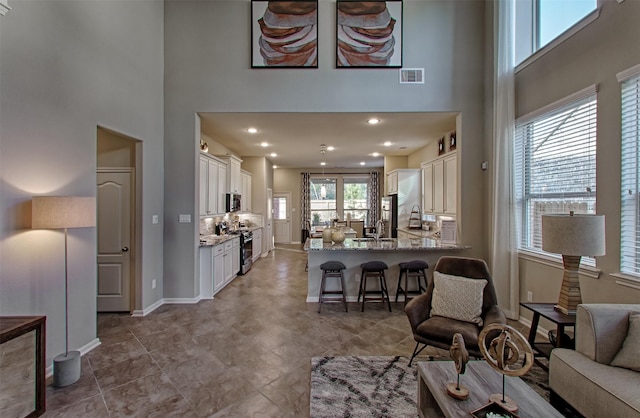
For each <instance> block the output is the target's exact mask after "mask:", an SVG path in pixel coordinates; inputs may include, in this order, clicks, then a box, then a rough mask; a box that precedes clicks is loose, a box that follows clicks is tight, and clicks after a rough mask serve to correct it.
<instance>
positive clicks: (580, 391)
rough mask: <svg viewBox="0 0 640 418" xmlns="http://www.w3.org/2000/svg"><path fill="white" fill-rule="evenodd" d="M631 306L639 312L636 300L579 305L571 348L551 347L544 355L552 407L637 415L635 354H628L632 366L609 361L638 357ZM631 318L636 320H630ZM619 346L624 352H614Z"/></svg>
mask: <svg viewBox="0 0 640 418" xmlns="http://www.w3.org/2000/svg"><path fill="white" fill-rule="evenodd" d="M633 312H640V304H582V305H578V308H577V311H576V326H575V339H576V347H575V351H574V350H571V349H565V348H556V349H554V350H553V351H552V352H551V356H550V359H549V388H550V390H551V393H550V401H551V403H552V404H553V405H554V406H555V407H556V408H557V409H559V410H561V409H562V408H563V407H566V406H567V404H568V405H569V406H570V407H571V408H573V409H574V410H575V411H577V412H579V413H580V414H581V415H583V416H585V417H616V418H626V417H628V418H638V417H640V368H637V367H638V366H637V360H633V359H632V360H631V362H632V365H631V366H629V365H628V363H625V364H623V365H624V366H625V367H616V366H613V365H611V363H612V362H613V363H614V364H620V363H621V359H622V358H623V357H626V359H625V361H627V362H628V361H629V360H628V358H630V357H635V358H636V359H637V358H640V346H637V343H638V339H637V337H638V333H637V331H638V329H640V328H638V326H637V325H638V323H640V320H638V318H639V316H638V315H635V314H634V315H632V314H631V313H633ZM632 318H633V321H636V320H638V321H639V322H634V324H633V325H631V321H632ZM632 329H633V330H635V331H634V332H633V333H632ZM632 334H633V335H632ZM632 337H635V339H634V338H632ZM631 343H633V345H631ZM623 346H624V350H623ZM622 352H624V353H625V355H618V353H622ZM629 354H631V356H629ZM629 367H631V368H629ZM634 368H635V370H634Z"/></svg>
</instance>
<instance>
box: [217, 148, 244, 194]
mask: <svg viewBox="0 0 640 418" xmlns="http://www.w3.org/2000/svg"><path fill="white" fill-rule="evenodd" d="M219 158H220V159H222V160H223V161H224V162H226V163H227V186H226V191H225V193H238V194H240V191H241V190H242V179H241V178H240V165H241V164H242V160H241V159H240V158H238V157H236V156H234V155H226V156H224V157H219Z"/></svg>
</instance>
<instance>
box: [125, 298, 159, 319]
mask: <svg viewBox="0 0 640 418" xmlns="http://www.w3.org/2000/svg"><path fill="white" fill-rule="evenodd" d="M162 305H164V299H160V300H158V301H156V302H155V303H152V304H151V305H150V306H147V307H146V308H144V309H142V310H139V309H138V310H135V311H133V312H132V313H131V316H134V317H142V316H146V315H149V314H150V313H151V312H153V311H155V310H156V309H158V308H159V307H161V306H162Z"/></svg>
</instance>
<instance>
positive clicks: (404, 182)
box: [387, 168, 421, 204]
mask: <svg viewBox="0 0 640 418" xmlns="http://www.w3.org/2000/svg"><path fill="white" fill-rule="evenodd" d="M420 182H421V179H420V169H419V168H399V169H396V170H393V171H390V172H389V174H388V175H387V192H388V193H387V194H397V195H399V196H398V199H401V200H402V199H403V198H401V197H400V195H402V196H405V195H407V194H411V192H412V190H411V188H413V187H415V186H416V185H418V186H419V185H420ZM419 199H420V198H419V197H418V199H417V200H419ZM415 203H416V204H418V203H419V202H417V201H416V202H415Z"/></svg>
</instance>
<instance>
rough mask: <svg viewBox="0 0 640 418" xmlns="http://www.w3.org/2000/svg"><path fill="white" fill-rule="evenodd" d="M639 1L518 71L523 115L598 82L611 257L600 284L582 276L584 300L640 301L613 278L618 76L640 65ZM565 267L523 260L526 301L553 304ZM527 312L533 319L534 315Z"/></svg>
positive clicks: (602, 195) (606, 10) (608, 4)
mask: <svg viewBox="0 0 640 418" xmlns="http://www.w3.org/2000/svg"><path fill="white" fill-rule="evenodd" d="M638 22H640V1H636V0H631V1H629V0H627V1H625V2H623V3H621V4H618V3H617V2H616V1H615V0H606V1H605V2H604V4H603V7H602V12H601V14H600V17H599V18H598V19H597V20H596V21H595V22H593V23H591V24H590V25H589V26H588V27H586V28H584V29H583V30H581V31H580V32H578V33H577V34H575V35H574V36H573V37H571V38H569V39H567V40H566V41H565V42H564V43H562V44H561V45H559V46H557V47H556V48H554V49H553V50H551V51H550V52H548V53H547V54H546V55H544V56H542V57H541V58H539V59H538V60H537V61H535V62H533V63H532V64H530V65H529V66H527V67H526V68H524V69H522V70H521V71H519V72H518V73H517V74H516V80H515V81H516V107H517V116H521V115H525V114H527V113H529V112H531V111H534V110H536V109H538V108H541V107H543V106H545V105H547V104H550V103H553V102H555V101H556V100H559V99H562V98H563V97H566V96H568V95H570V94H571V93H574V92H576V91H579V90H581V89H583V88H585V87H587V86H589V85H592V84H597V85H598V86H599V92H598V127H597V137H598V144H597V146H598V155H597V160H596V163H597V179H596V181H597V185H596V200H597V212H598V213H599V214H603V215H605V217H606V246H607V254H606V255H605V256H603V257H598V258H597V260H596V261H597V265H598V268H600V269H601V270H602V271H603V273H602V275H601V276H600V278H599V279H592V278H588V277H582V278H581V280H580V284H581V288H582V299H583V301H585V302H617V303H625V302H626V303H637V302H638V301H639V300H640V291H639V290H634V289H631V288H629V287H625V286H620V285H618V284H616V283H615V279H614V278H612V277H611V276H609V274H610V273H615V272H618V271H619V263H620V84H619V83H618V81H617V80H616V74H617V73H618V72H620V71H622V70H625V69H627V68H630V67H632V66H634V65H637V64H639V63H640V25H639V24H638ZM561 280H562V270H561V268H560V267H549V266H545V265H541V264H540V263H537V262H532V261H524V260H523V261H521V268H520V299H521V300H526V295H527V293H526V292H527V291H533V292H534V301H540V302H554V301H556V300H557V298H558V295H559V293H560V284H561ZM521 314H523V315H525V316H527V315H529V312H528V311H522V312H521Z"/></svg>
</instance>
